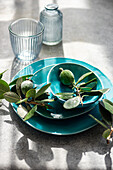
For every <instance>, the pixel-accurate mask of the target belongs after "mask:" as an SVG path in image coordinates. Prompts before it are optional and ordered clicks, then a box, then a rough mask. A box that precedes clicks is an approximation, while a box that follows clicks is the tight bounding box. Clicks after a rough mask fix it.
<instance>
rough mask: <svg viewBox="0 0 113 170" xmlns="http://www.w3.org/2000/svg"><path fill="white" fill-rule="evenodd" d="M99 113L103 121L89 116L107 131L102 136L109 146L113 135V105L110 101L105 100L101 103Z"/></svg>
mask: <svg viewBox="0 0 113 170" xmlns="http://www.w3.org/2000/svg"><path fill="white" fill-rule="evenodd" d="M99 111H100V114H101V116H102V120H103V121H100V120H98V119H97V118H96V117H94V116H93V115H91V114H89V116H90V117H91V118H93V119H94V120H95V121H96V122H97V123H99V124H100V125H101V126H103V127H104V128H105V129H106V130H105V131H104V132H103V134H102V136H103V138H105V139H106V141H107V143H108V144H109V143H110V140H111V139H112V133H113V125H112V123H113V103H112V102H111V101H110V100H108V99H103V100H102V101H100V102H99Z"/></svg>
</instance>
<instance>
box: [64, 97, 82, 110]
mask: <svg viewBox="0 0 113 170" xmlns="http://www.w3.org/2000/svg"><path fill="white" fill-rule="evenodd" d="M79 104H80V97H79V96H76V97H73V98H72V99H69V100H67V101H66V102H65V103H64V104H63V107H64V108H65V109H73V108H75V107H77V106H78V105H79Z"/></svg>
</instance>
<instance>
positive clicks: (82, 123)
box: [11, 57, 113, 135]
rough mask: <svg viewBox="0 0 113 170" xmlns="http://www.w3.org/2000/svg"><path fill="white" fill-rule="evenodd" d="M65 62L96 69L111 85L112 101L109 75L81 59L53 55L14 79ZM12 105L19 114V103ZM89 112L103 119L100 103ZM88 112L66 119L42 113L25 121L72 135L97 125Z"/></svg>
mask: <svg viewBox="0 0 113 170" xmlns="http://www.w3.org/2000/svg"><path fill="white" fill-rule="evenodd" d="M64 62H72V63H78V64H82V65H84V66H85V67H88V68H90V69H91V70H92V71H95V73H96V74H98V75H99V76H100V78H101V80H102V82H103V84H104V88H108V86H109V88H110V89H111V90H110V92H108V93H107V96H106V98H107V99H110V100H111V101H112V100H113V99H112V96H111V94H112V92H113V86H112V83H111V81H110V80H109V79H108V77H107V76H106V75H105V74H103V73H102V72H101V71H100V70H99V69H98V68H96V67H94V66H92V65H90V64H88V63H86V62H84V61H79V60H76V59H72V58H64V57H63V58H62V57H54V58H53V57H52V58H46V59H43V60H39V61H36V62H34V63H32V64H30V65H28V66H26V67H25V68H23V69H22V70H20V71H19V72H18V73H17V74H16V75H15V76H14V77H13V80H14V79H16V78H18V77H20V76H23V75H27V74H34V73H35V72H36V71H38V70H39V69H41V68H43V67H45V66H49V65H52V64H57V63H64ZM11 105H12V107H13V109H14V111H15V112H16V114H17V105H16V104H15V103H12V104H11ZM88 113H91V114H92V115H95V117H97V118H98V119H100V120H101V116H100V113H99V109H98V105H97V106H96V107H95V108H94V109H93V110H92V111H90V112H88ZM88 113H87V114H83V115H81V116H77V117H75V118H70V119H66V120H51V119H47V118H44V117H42V116H40V115H37V116H36V117H32V118H31V119H29V120H27V121H25V123H26V124H28V125H29V126H31V127H33V128H34V129H36V130H39V131H42V132H45V133H49V134H55V135H72V134H77V133H80V132H83V131H85V130H88V129H90V128H92V127H94V126H95V125H97V123H96V122H95V121H94V120H93V119H92V118H90V117H89V115H88ZM17 115H18V114H17ZM18 116H19V115H18Z"/></svg>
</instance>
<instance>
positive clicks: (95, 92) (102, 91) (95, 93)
mask: <svg viewBox="0 0 113 170" xmlns="http://www.w3.org/2000/svg"><path fill="white" fill-rule="evenodd" d="M109 90H110V89H109V88H106V89H100V90H91V91H86V92H87V93H88V95H89V96H101V95H103V94H105V93H107V92H108V91H109Z"/></svg>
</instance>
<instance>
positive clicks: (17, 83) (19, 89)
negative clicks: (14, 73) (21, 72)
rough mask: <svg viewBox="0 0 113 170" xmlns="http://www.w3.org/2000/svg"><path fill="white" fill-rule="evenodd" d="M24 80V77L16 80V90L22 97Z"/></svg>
mask: <svg viewBox="0 0 113 170" xmlns="http://www.w3.org/2000/svg"><path fill="white" fill-rule="evenodd" d="M22 82H23V78H22V77H20V78H18V80H17V81H16V91H17V93H18V95H19V96H20V97H21V83H22Z"/></svg>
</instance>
